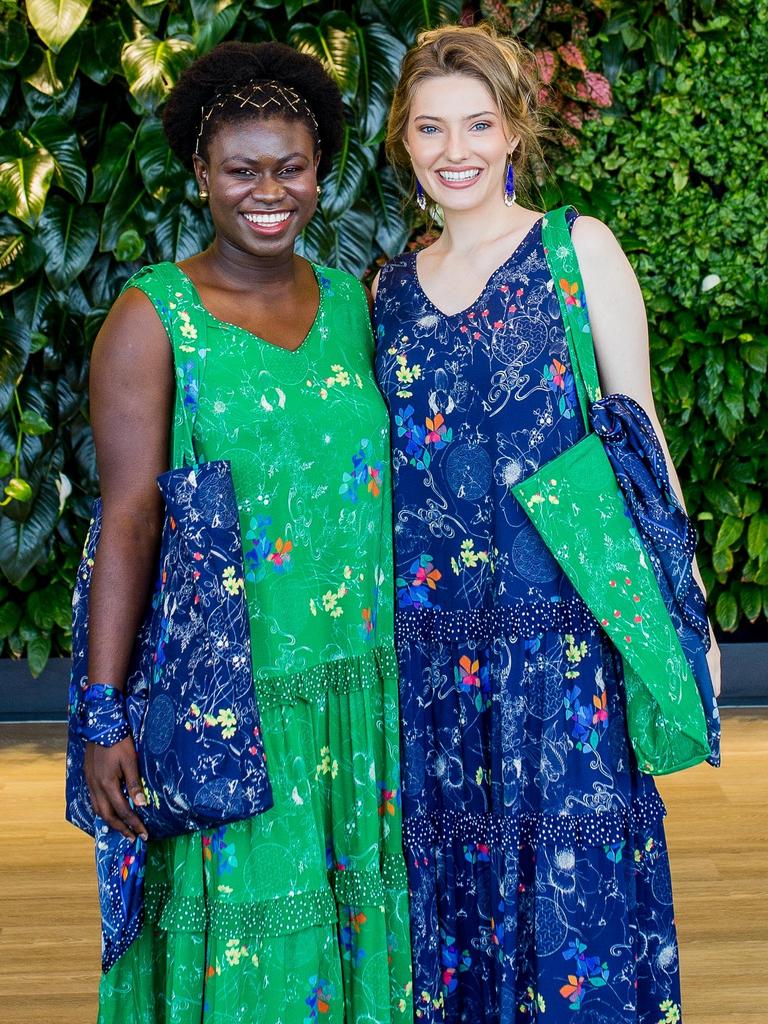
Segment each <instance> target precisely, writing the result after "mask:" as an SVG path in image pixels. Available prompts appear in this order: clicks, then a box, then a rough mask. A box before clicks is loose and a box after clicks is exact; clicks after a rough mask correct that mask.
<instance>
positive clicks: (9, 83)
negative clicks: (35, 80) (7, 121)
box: [0, 71, 16, 114]
mask: <svg viewBox="0 0 768 1024" xmlns="http://www.w3.org/2000/svg"><path fill="white" fill-rule="evenodd" d="M15 84H16V83H15V81H14V76H13V75H12V74H11V72H9V71H0V114H2V113H3V112H4V111H5V108H6V105H7V103H8V100H9V99H10V98H11V93H12V92H13V87H14V85H15Z"/></svg>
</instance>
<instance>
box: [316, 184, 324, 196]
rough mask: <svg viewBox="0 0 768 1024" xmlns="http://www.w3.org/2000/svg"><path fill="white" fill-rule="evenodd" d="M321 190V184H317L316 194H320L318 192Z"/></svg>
mask: <svg viewBox="0 0 768 1024" xmlns="http://www.w3.org/2000/svg"><path fill="white" fill-rule="evenodd" d="M322 191H323V189H322V186H321V185H318V186H317V194H318V195H320V193H321V192H322Z"/></svg>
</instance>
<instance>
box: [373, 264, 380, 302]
mask: <svg viewBox="0 0 768 1024" xmlns="http://www.w3.org/2000/svg"><path fill="white" fill-rule="evenodd" d="M380 277H381V271H380V270H377V271H376V277H374V279H373V281H371V299H375V298H376V292H377V291H378V290H379V278H380Z"/></svg>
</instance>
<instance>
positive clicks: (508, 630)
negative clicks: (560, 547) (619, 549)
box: [395, 598, 600, 648]
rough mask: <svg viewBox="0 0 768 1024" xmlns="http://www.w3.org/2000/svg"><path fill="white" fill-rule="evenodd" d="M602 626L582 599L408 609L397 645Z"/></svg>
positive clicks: (482, 641)
mask: <svg viewBox="0 0 768 1024" xmlns="http://www.w3.org/2000/svg"><path fill="white" fill-rule="evenodd" d="M599 628H600V627H599V626H598V624H597V620H596V619H595V617H594V616H593V615H592V613H591V612H590V611H589V609H588V608H587V606H586V605H585V604H584V602H583V601H582V600H580V599H579V598H572V599H570V600H567V601H532V602H531V603H530V604H528V603H526V604H524V603H522V602H521V603H519V604H514V605H497V606H496V607H494V608H473V609H471V610H470V609H460V610H456V611H444V612H443V611H437V610H435V609H432V608H426V609H415V608H407V609H403V610H402V611H398V613H397V615H396V617H395V643H396V645H397V647H398V648H401V647H402V646H404V645H406V644H408V643H412V642H414V641H421V642H423V643H460V644H472V645H474V646H485V645H487V644H489V643H490V642H491V641H492V640H495V639H500V638H502V637H507V638H510V639H515V638H517V637H533V636H537V635H538V634H539V633H542V632H554V633H582V634H583V633H597V632H598V631H599Z"/></svg>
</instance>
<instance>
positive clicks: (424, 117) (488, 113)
mask: <svg viewBox="0 0 768 1024" xmlns="http://www.w3.org/2000/svg"><path fill="white" fill-rule="evenodd" d="M495 116H496V114H495V112H494V111H493V110H481V111H480V113H479V114H467V116H466V117H464V118H462V120H463V121H473V120H474V119H475V118H476V117H495ZM443 120H444V118H442V117H438V116H437V115H436V114H419V115H418V117H414V121H443Z"/></svg>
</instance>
